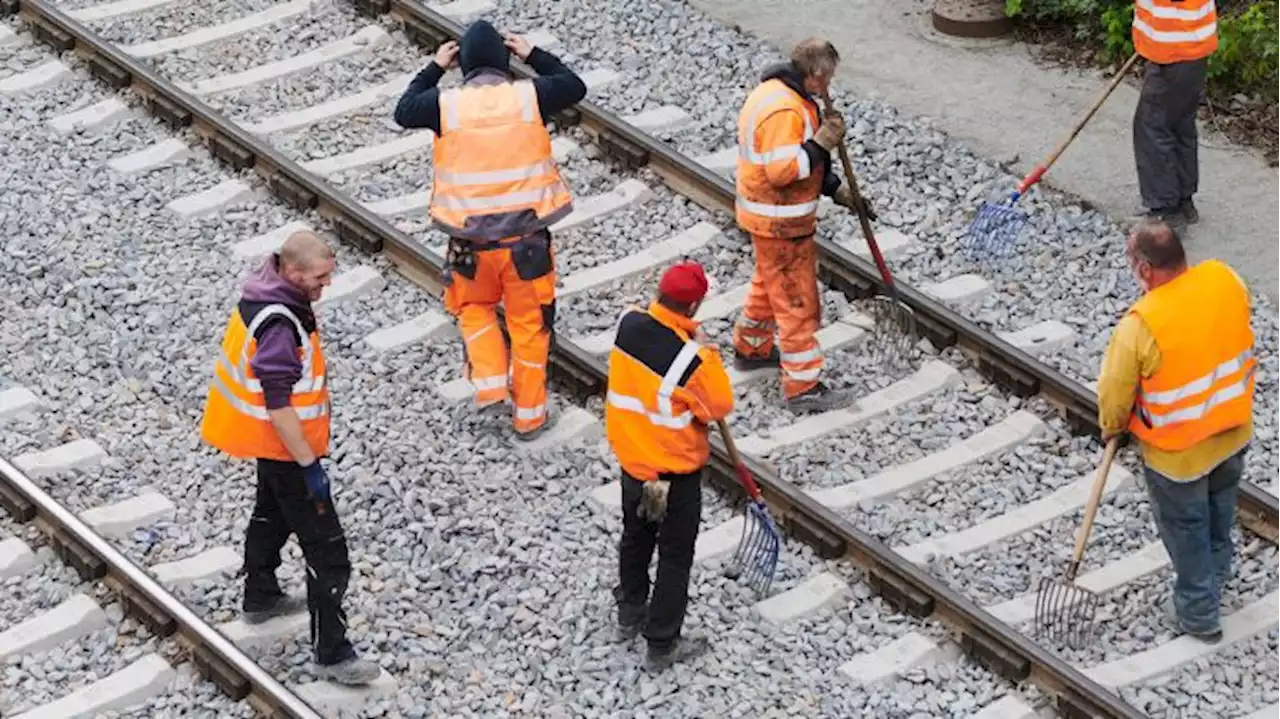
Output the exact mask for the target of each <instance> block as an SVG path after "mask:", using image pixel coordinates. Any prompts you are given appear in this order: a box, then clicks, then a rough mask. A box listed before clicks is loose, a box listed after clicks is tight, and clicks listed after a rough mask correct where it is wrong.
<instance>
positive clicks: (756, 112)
mask: <svg viewBox="0 0 1280 719" xmlns="http://www.w3.org/2000/svg"><path fill="white" fill-rule="evenodd" d="M839 62H840V55H839V53H837V52H836V49H835V47H834V46H833V45H832V44H831V43H829V42H827V41H825V40H821V39H818V38H810V39H808V40H805V41H803V42H801V43H800V44H799V45H797V46H796V48H795V50H793V51H792V53H791V62H789V63H786V64H782V65H777V66H775V67H772V68H769V69H768V70H766V71H765V73H764V75H763V76H762V78H761V83H760V85H759V86H758V87H756V89H755V90H753V91H752V92H751V94H750V95H748V96H747V100H746V102H745V103H744V104H743V106H742V111H741V113H740V114H739V116H738V165H737V199H736V202H735V207H736V214H737V220H738V226H739V227H741V228H742V229H743V231H745V232H747V233H749V234H750V235H751V244H752V247H753V248H754V250H755V256H756V265H755V273H754V274H753V275H752V277H751V288H750V290H749V291H748V293H747V298H746V301H745V302H744V304H743V311H742V315H741V317H740V318H739V319H738V322H737V325H736V326H735V328H734V336H733V345H734V350H735V358H734V360H735V364H736V365H737V366H738V368H739V369H742V370H749V369H753V368H758V367H778V366H780V367H781V371H782V392H783V395H784V397H785V398H786V400H787V404H788V406H789V407H790V408H791V409H793V410H795V411H806V412H808V411H825V410H828V409H834V408H837V407H847V406H849V405H851V404H852V403H853V401H854V398H853V396H852V395H851V394H850V393H849V392H848V391H844V390H834V389H831V388H829V387H827V386H826V385H824V384H823V383H822V381H821V380H820V375H821V372H822V367H823V355H822V348H821V347H820V346H819V345H818V340H817V337H816V333H817V331H818V327H819V325H820V324H821V321H822V300H821V295H820V291H819V287H818V248H817V244H816V242H815V241H814V233H815V232H816V231H817V224H818V218H817V213H818V198H819V197H820V196H821V195H828V196H831V197H832V199H833V200H835V202H837V203H838V204H841V205H844V206H846V207H849V208H851V209H856V208H855V199H854V195H853V191H852V188H850V187H847V186H845V185H843V184H842V183H841V182H840V178H839V177H837V176H836V173H835V172H834V171H833V170H832V166H831V152H832V150H833V149H835V147H836V146H837V145H838V144H839V143H840V142H842V141H843V140H844V133H845V126H844V120H843V118H841V117H840V115H839V114H831V115H827V116H825V117H823V116H822V114H821V112H820V111H819V108H818V103H817V100H816V99H815V97H816V96H822V95H825V94H826V93H827V90H828V87H829V85H830V82H831V77H832V75H833V74H834V73H835V71H836V67H837V65H838V64H839ZM863 209H864V210H867V211H869V210H870V208H869V207H868V206H866V204H865V202H864V203H863ZM869 214H870V215H871V216H872V217H874V213H869ZM775 331H776V332H777V335H778V342H777V343H778V344H779V345H781V352H779V351H778V347H775V345H774V333H775Z"/></svg>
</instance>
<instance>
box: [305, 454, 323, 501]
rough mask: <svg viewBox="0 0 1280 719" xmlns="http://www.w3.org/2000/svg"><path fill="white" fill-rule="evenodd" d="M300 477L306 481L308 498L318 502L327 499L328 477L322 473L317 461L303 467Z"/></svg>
mask: <svg viewBox="0 0 1280 719" xmlns="http://www.w3.org/2000/svg"><path fill="white" fill-rule="evenodd" d="M302 476H303V477H304V478H305V479H306V481H307V496H308V497H310V498H311V499H314V500H316V501H318V502H322V501H324V500H326V499H328V498H329V476H328V475H327V474H325V473H324V467H321V466H320V460H319V459H317V460H316V461H314V462H312V463H311V464H308V465H307V466H305V467H303V468H302Z"/></svg>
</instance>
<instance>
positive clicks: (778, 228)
mask: <svg viewBox="0 0 1280 719" xmlns="http://www.w3.org/2000/svg"><path fill="white" fill-rule="evenodd" d="M817 129H818V108H817V106H816V105H814V104H813V103H812V102H810V101H809V100H807V99H806V98H804V97H801V96H800V95H799V94H798V93H797V92H796V91H795V90H793V89H791V88H790V87H788V86H787V85H786V83H784V82H783V81H782V80H778V79H772V80H766V81H765V82H763V83H761V84H760V86H759V87H757V88H756V89H755V90H753V91H752V92H751V94H750V95H748V96H747V101H746V103H744V104H743V106H742V112H741V113H740V114H739V115H738V176H737V186H738V192H737V200H736V202H735V203H734V205H735V208H736V213H737V219H738V226H739V227H741V228H742V229H743V230H745V231H746V232H749V233H751V234H752V235H756V236H759V237H775V238H782V239H786V238H793V237H805V236H807V235H812V234H813V233H814V231H815V230H816V229H817V226H818V219H817V218H818V215H817V213H818V195H819V194H821V192H822V176H823V172H824V168H821V167H818V168H815V167H811V164H812V163H811V162H810V160H809V155H808V153H807V152H805V150H804V147H803V145H804V142H805V140H809V139H812V138H813V135H814V132H816V131H817Z"/></svg>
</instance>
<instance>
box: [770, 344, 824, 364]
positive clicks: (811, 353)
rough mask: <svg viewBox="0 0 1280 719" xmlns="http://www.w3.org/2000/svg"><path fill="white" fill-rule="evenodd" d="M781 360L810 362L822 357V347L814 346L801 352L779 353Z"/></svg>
mask: <svg viewBox="0 0 1280 719" xmlns="http://www.w3.org/2000/svg"><path fill="white" fill-rule="evenodd" d="M779 358H780V359H781V360H782V361H783V362H812V361H813V360H816V359H822V348H821V347H814V348H813V349H810V350H805V351H803V352H783V353H781V354H780V355H779Z"/></svg>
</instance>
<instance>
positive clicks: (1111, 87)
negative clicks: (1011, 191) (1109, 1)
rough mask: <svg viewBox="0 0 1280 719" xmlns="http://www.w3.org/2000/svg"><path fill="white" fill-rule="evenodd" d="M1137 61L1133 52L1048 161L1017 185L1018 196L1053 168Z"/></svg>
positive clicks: (1136, 55) (1136, 56)
mask: <svg viewBox="0 0 1280 719" xmlns="http://www.w3.org/2000/svg"><path fill="white" fill-rule="evenodd" d="M1137 61H1138V53H1136V52H1135V53H1134V54H1133V55H1131V56H1130V57H1129V59H1128V60H1127V61H1125V63H1124V66H1123V67H1121V68H1120V72H1117V73H1116V76H1115V77H1113V78H1111V82H1110V83H1109V84H1108V85H1107V87H1106V89H1104V90H1103V91H1102V94H1101V95H1099V96H1098V99H1097V100H1094V101H1093V107H1090V108H1089V112H1087V113H1085V116H1084V117H1082V118H1080V121H1079V122H1077V123H1076V125H1075V127H1073V128H1071V134H1070V135H1067V137H1066V139H1064V140H1063V141H1062V142H1061V143H1059V144H1058V146H1057V147H1056V148H1054V150H1053V154H1051V155H1049V159H1047V160H1045V161H1044V162H1043V163H1042V164H1040V165H1038V166H1036V168H1035V169H1034V170H1032V171H1031V172H1030V173H1029V174H1028V175H1027V176H1026V177H1024V178H1023V179H1022V183H1021V184H1019V185H1018V193H1019V194H1022V193H1024V192H1026V191H1027V190H1028V189H1029V188H1030V187H1031V186H1032V185H1034V184H1036V183H1037V182H1039V181H1040V177H1041V176H1042V175H1044V173H1045V172H1048V170H1049V168H1050V167H1052V166H1053V163H1055V162H1057V161H1058V156H1059V155H1061V154H1062V153H1063V152H1066V150H1067V146H1068V145H1070V144H1071V142H1072V140H1075V139H1076V135H1079V134H1080V131H1081V130H1083V129H1084V126H1085V125H1086V124H1088V122H1089V120H1090V119H1091V118H1093V116H1094V114H1095V113H1096V112H1098V108H1100V107H1102V103H1104V102H1106V101H1107V98H1108V97H1110V96H1111V93H1112V91H1114V90H1115V89H1116V86H1117V85H1119V84H1120V82H1121V81H1123V80H1124V78H1125V76H1126V75H1128V74H1129V70H1130V69H1131V68H1132V67H1133V65H1134V63H1136V62H1137Z"/></svg>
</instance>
